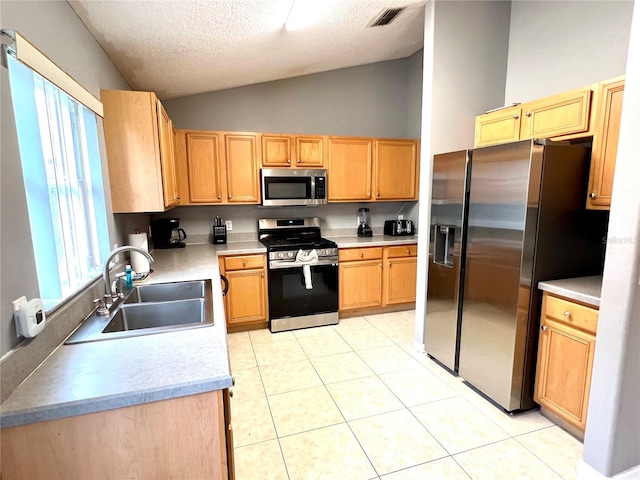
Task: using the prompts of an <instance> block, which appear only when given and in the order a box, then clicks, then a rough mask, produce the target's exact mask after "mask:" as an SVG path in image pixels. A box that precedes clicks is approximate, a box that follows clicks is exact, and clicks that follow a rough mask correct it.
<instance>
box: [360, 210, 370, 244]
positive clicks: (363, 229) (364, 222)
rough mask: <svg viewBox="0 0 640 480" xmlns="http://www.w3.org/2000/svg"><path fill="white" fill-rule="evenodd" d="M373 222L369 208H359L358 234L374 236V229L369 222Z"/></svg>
mask: <svg viewBox="0 0 640 480" xmlns="http://www.w3.org/2000/svg"><path fill="white" fill-rule="evenodd" d="M370 223H371V215H370V213H369V209H368V208H360V209H358V236H359V237H373V231H372V230H371V227H370V226H369V224H370Z"/></svg>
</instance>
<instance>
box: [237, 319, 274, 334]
mask: <svg viewBox="0 0 640 480" xmlns="http://www.w3.org/2000/svg"><path fill="white" fill-rule="evenodd" d="M263 328H269V322H255V323H241V324H240V325H227V333H238V332H249V331H251V330H262V329H263Z"/></svg>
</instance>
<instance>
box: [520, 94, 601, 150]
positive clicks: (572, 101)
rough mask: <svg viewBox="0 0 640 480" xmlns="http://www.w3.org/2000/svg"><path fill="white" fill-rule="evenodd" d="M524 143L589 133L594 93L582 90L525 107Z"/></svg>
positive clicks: (521, 132) (521, 137)
mask: <svg viewBox="0 0 640 480" xmlns="http://www.w3.org/2000/svg"><path fill="white" fill-rule="evenodd" d="M522 111H523V115H524V117H523V119H522V125H521V128H520V139H521V140H524V139H527V138H548V137H557V136H560V135H569V134H572V133H579V132H586V131H588V130H589V115H590V113H591V89H590V88H582V89H579V90H572V91H570V92H566V93H562V94H560V95H553V96H552V97H548V98H543V99H541V100H536V101H533V102H530V103H527V104H526V105H523V106H522Z"/></svg>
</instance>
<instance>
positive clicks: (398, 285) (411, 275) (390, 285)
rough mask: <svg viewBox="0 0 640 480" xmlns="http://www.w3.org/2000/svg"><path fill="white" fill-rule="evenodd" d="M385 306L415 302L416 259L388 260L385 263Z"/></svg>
mask: <svg viewBox="0 0 640 480" xmlns="http://www.w3.org/2000/svg"><path fill="white" fill-rule="evenodd" d="M386 267H387V268H386V269H385V270H386V275H385V283H386V288H385V304H386V305H394V304H397V303H409V302H415V301H416V275H417V267H418V259H417V258H416V257H406V258H390V259H388V260H387V263H386Z"/></svg>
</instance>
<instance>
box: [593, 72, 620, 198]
mask: <svg viewBox="0 0 640 480" xmlns="http://www.w3.org/2000/svg"><path fill="white" fill-rule="evenodd" d="M624 83H625V77H624V76H622V77H617V78H614V79H611V80H608V81H606V82H601V83H600V86H599V91H598V107H597V108H598V115H597V118H596V127H595V132H594V134H593V147H592V150H591V168H590V174H589V190H588V192H589V194H588V198H587V208H589V209H594V210H608V209H610V208H611V192H612V189H613V173H614V170H615V166H616V157H617V156H618V137H619V135H620V118H621V114H622V100H623V97H624Z"/></svg>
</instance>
